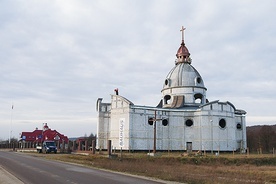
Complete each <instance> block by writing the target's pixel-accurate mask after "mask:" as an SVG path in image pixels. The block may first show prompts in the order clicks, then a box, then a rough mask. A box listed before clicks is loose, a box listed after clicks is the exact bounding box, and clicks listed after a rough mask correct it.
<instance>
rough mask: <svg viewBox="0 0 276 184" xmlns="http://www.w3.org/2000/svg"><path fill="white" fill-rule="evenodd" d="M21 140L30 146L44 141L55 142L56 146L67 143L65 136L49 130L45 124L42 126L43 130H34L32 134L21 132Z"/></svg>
mask: <svg viewBox="0 0 276 184" xmlns="http://www.w3.org/2000/svg"><path fill="white" fill-rule="evenodd" d="M21 140H22V141H25V143H29V144H32V145H38V144H40V143H42V142H43V141H44V140H49V141H55V142H56V143H57V144H58V145H61V144H62V143H63V142H64V143H65V144H68V141H69V139H68V137H67V136H65V135H63V134H61V133H59V132H58V131H56V130H51V129H50V128H49V127H48V125H47V123H45V124H44V126H43V130H38V128H36V129H35V130H34V131H33V132H22V134H21Z"/></svg>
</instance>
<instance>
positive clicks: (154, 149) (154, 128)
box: [153, 111, 156, 153]
mask: <svg viewBox="0 0 276 184" xmlns="http://www.w3.org/2000/svg"><path fill="white" fill-rule="evenodd" d="M153 131H154V132H153V153H156V111H154V121H153Z"/></svg>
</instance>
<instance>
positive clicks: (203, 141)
mask: <svg viewBox="0 0 276 184" xmlns="http://www.w3.org/2000/svg"><path fill="white" fill-rule="evenodd" d="M184 29H185V28H183V27H182V29H181V30H180V31H182V42H181V45H180V47H179V49H178V50H177V52H176V60H175V61H174V62H173V63H172V69H170V70H169V72H168V74H167V76H166V77H165V78H164V80H163V88H162V89H161V96H162V99H161V101H160V103H159V104H158V106H156V107H150V106H142V105H135V104H133V103H132V102H131V101H130V100H128V99H127V98H125V97H123V96H120V95H119V93H118V90H117V89H116V90H115V94H114V95H111V102H110V103H104V102H103V99H102V98H98V100H97V104H96V108H97V111H98V126H97V136H98V137H97V149H107V146H108V145H107V144H108V140H111V142H112V147H113V149H118V150H119V149H122V150H131V151H132V150H133V151H135V150H144V151H148V150H153V152H155V151H168V150H175V151H188V152H189V151H193V150H196V151H211V152H212V151H245V149H246V147H247V145H246V123H245V114H246V112H245V111H244V110H240V109H237V108H236V107H235V106H234V105H233V104H232V103H230V102H229V101H226V102H221V101H219V100H216V101H210V102H209V101H208V99H207V96H206V91H207V88H206V87H205V85H204V82H203V78H202V77H201V76H200V74H199V72H198V71H197V70H196V69H195V68H194V67H193V66H192V64H191V63H192V59H191V57H190V52H189V50H188V49H187V47H186V46H185V43H184ZM160 84H162V81H160ZM137 85H138V84H137Z"/></svg>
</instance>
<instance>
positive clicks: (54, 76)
mask: <svg viewBox="0 0 276 184" xmlns="http://www.w3.org/2000/svg"><path fill="white" fill-rule="evenodd" d="M275 10H276V1H274V0H265V1H259V0H255V1H254V0H253V1H252V0H243V1H238V0H237V1H233V0H229V1H225V0H220V1H204V0H202V1H192V0H191V1H184V0H174V1H171V0H168V1H166V0H156V1H154V0H132V1H128V0H116V1H114V0H110V1H107V0H98V1H97V0H93V1H89V0H83V1H81V0H78V1H77V0H75V1H70V0H63V1H61V0H60V1H43V0H39V1H37V0H28V1H16V0H14V1H9V0H3V1H0V42H1V44H0V48H1V49H0V64H1V65H0V125H1V127H0V139H8V138H9V134H10V130H12V133H11V135H12V137H15V138H18V137H19V133H20V132H22V131H33V130H34V129H35V128H36V127H38V128H41V127H42V123H48V125H49V127H50V128H51V129H56V130H58V131H59V132H61V133H63V134H65V135H67V136H69V137H75V136H83V135H85V134H87V135H89V134H90V133H94V134H95V133H96V130H97V112H96V101H97V99H98V98H100V97H101V98H104V102H110V94H113V93H114V89H115V88H119V93H120V95H122V96H124V97H126V98H127V99H129V100H130V101H132V102H133V103H134V104H136V105H147V106H156V105H157V104H158V102H159V101H160V99H161V89H162V87H163V82H164V80H165V78H166V75H167V74H168V72H169V71H170V70H171V68H173V67H174V61H175V59H176V57H175V54H176V51H177V49H178V48H179V46H180V43H181V33H180V28H181V26H182V25H183V26H184V27H186V30H185V43H186V46H187V48H188V49H189V51H190V53H191V58H192V59H193V60H192V65H193V66H194V67H195V68H196V69H197V70H198V71H199V73H200V74H201V76H202V78H203V80H204V83H205V86H206V87H207V89H208V90H207V98H208V99H209V101H213V100H220V101H230V102H231V103H233V104H234V105H235V107H236V108H237V109H244V110H245V111H247V125H248V126H251V125H258V124H259V125H263V124H270V125H271V124H276V109H275V104H276V97H275V94H276V81H275V79H276V64H275V63H276V36H275V35H276V21H275V18H276V11H275ZM12 105H13V107H14V108H13V109H12Z"/></svg>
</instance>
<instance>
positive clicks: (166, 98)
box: [164, 95, 171, 104]
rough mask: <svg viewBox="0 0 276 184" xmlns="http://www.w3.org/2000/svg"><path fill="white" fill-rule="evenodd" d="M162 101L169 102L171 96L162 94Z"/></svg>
mask: <svg viewBox="0 0 276 184" xmlns="http://www.w3.org/2000/svg"><path fill="white" fill-rule="evenodd" d="M164 102H165V104H170V103H171V96H170V95H165V96H164Z"/></svg>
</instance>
